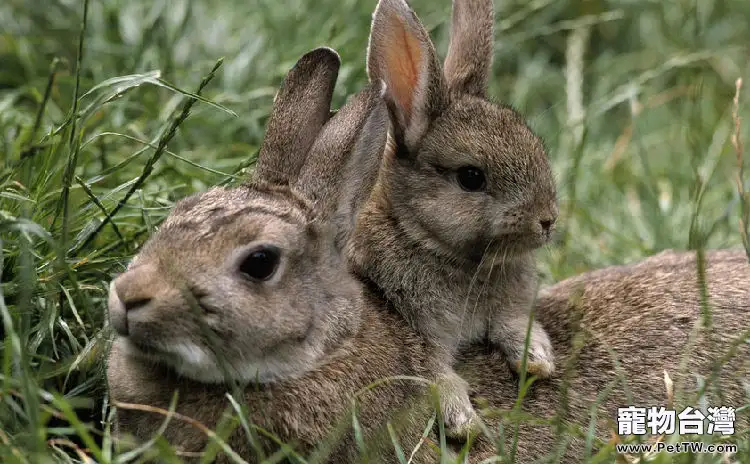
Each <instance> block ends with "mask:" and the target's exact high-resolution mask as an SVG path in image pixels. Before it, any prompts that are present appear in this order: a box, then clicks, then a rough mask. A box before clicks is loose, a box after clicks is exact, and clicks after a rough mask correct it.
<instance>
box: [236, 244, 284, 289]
mask: <svg viewBox="0 0 750 464" xmlns="http://www.w3.org/2000/svg"><path fill="white" fill-rule="evenodd" d="M279 258H280V253H279V250H278V249H277V248H275V247H262V248H258V249H256V250H253V251H251V252H250V254H248V255H247V256H246V257H245V259H243V260H242V262H241V263H240V272H241V273H243V274H244V275H246V276H247V277H249V278H251V279H253V280H260V281H263V280H268V279H270V278H271V276H273V274H274V272H276V269H277V268H278V267H279Z"/></svg>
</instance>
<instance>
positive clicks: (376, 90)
mask: <svg viewBox="0 0 750 464" xmlns="http://www.w3.org/2000/svg"><path fill="white" fill-rule="evenodd" d="M384 95H385V84H384V83H383V82H382V81H380V80H377V81H375V82H373V83H371V84H370V85H369V86H368V87H367V88H365V89H364V90H362V91H361V92H359V93H358V94H356V95H355V96H353V97H352V98H351V99H350V100H349V101H348V102H347V103H346V104H345V105H344V106H343V107H342V108H341V109H340V110H339V111H338V112H337V113H336V115H335V116H334V117H333V118H331V120H330V121H328V123H327V124H326V126H325V127H324V128H323V130H322V131H321V133H320V136H319V137H318V139H317V140H316V141H315V145H314V146H313V148H312V149H311V150H310V155H309V157H308V161H307V164H305V166H304V167H303V168H302V170H301V172H300V176H299V180H298V181H297V186H296V188H297V190H298V191H299V192H301V193H302V194H303V195H304V196H305V197H306V198H308V199H310V200H312V201H313V202H315V204H316V205H317V207H318V208H319V210H320V211H321V217H323V218H326V219H329V220H331V221H333V222H335V223H336V227H337V238H338V243H339V244H340V245H341V246H343V243H344V242H345V241H346V239H347V238H348V235H349V233H350V232H351V230H352V228H353V226H354V219H355V217H356V214H357V212H358V211H359V209H360V207H361V206H362V204H363V203H364V202H365V200H366V199H367V198H368V197H369V195H370V192H371V190H372V188H373V186H374V185H375V181H376V180H377V176H378V170H379V168H380V161H381V159H382V156H383V152H384V151H385V145H386V139H387V134H388V110H387V107H386V104H385V100H384V98H383V97H384Z"/></svg>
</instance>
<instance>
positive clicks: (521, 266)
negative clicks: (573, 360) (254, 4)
mask: <svg viewBox="0 0 750 464" xmlns="http://www.w3.org/2000/svg"><path fill="white" fill-rule="evenodd" d="M493 23H494V10H493V4H492V0H454V1H453V15H452V22H451V39H450V46H449V50H448V54H447V57H446V59H445V65H444V67H443V69H442V70H441V69H440V67H439V61H438V57H437V54H436V52H435V49H434V47H433V45H432V42H431V41H430V38H429V35H428V33H427V31H426V30H425V28H424V27H423V26H422V24H421V22H420V20H419V18H418V17H417V16H416V14H415V13H414V12H413V11H412V10H411V8H410V7H409V5H408V4H407V3H406V2H405V1H404V0H380V1H379V2H378V5H377V7H376V9H375V13H374V14H373V20H372V28H371V33H370V42H369V46H368V52H367V72H368V76H369V78H370V80H371V81H376V80H383V81H384V82H385V83H386V87H387V91H386V100H387V103H388V109H389V115H390V121H391V127H390V129H389V143H388V153H386V155H385V157H384V161H383V166H382V168H381V172H380V175H379V177H378V181H377V184H376V186H375V188H374V190H373V191H372V194H371V196H370V198H369V199H368V201H367V203H366V204H365V206H364V207H363V210H362V213H361V214H360V219H359V221H358V223H357V226H356V229H355V231H354V233H353V236H352V241H351V243H350V246H349V247H348V256H349V259H350V261H351V262H352V266H353V269H354V270H355V272H356V273H357V274H359V275H360V276H362V277H363V278H364V279H366V280H368V281H371V282H373V284H374V285H375V286H377V287H378V288H379V290H380V291H381V292H382V294H383V295H384V296H385V298H386V299H387V300H388V301H390V302H392V303H393V305H394V307H395V308H396V309H397V311H399V313H401V314H402V315H403V316H404V318H405V319H406V320H408V321H409V323H410V324H411V325H412V327H413V328H414V329H415V330H416V331H417V332H419V333H420V334H422V335H423V336H424V337H425V338H426V339H427V340H428V341H429V343H430V349H431V351H432V352H433V356H434V357H435V358H436V359H437V360H439V362H440V365H441V366H443V369H441V372H440V373H439V375H438V377H437V382H438V385H440V388H441V392H442V393H443V397H442V398H441V399H442V400H443V402H442V405H443V414H444V420H445V424H446V426H447V427H448V429H449V433H450V434H451V435H452V436H453V437H456V438H459V437H466V436H467V435H468V434H470V433H471V432H472V431H475V430H476V427H477V425H478V424H477V416H476V412H475V411H474V410H473V407H472V405H471V402H470V400H469V396H468V392H467V384H466V382H465V380H463V379H461V377H460V376H458V375H457V374H456V372H455V370H454V369H453V368H452V365H453V361H454V356H455V353H456V351H457V350H458V349H459V348H460V347H461V345H462V344H467V343H471V342H474V341H478V340H484V339H488V340H489V341H490V342H491V343H492V344H493V345H494V346H496V347H498V348H499V349H500V350H501V351H502V353H503V354H504V355H505V358H506V359H507V360H508V362H509V364H510V365H511V367H512V368H513V369H514V370H516V371H519V370H520V368H521V365H522V360H523V356H524V352H525V346H526V338H527V337H526V333H527V327H528V326H529V323H530V312H531V309H532V304H533V300H534V297H535V295H536V291H537V272H536V266H535V252H536V250H537V249H538V248H540V247H542V246H544V245H546V244H547V243H549V241H550V238H551V236H552V233H553V231H554V228H555V222H556V219H557V214H558V206H557V194H556V186H555V180H554V175H553V172H552V169H551V167H550V163H549V160H548V157H547V153H546V151H545V148H544V145H543V143H542V140H541V139H540V138H539V137H538V136H536V135H535V134H534V133H533V132H532V130H531V129H530V128H529V127H528V125H527V124H526V122H525V120H524V118H523V117H522V116H521V115H520V114H519V113H517V112H516V111H514V110H513V109H511V108H509V107H506V106H501V105H498V104H495V103H492V102H490V101H489V100H488V98H487V85H488V78H489V72H490V69H491V62H492V46H493ZM531 324H532V325H531V328H530V339H529V346H528V355H527V356H528V360H527V361H528V362H527V364H526V368H527V371H528V372H530V373H532V374H535V375H537V376H538V377H540V378H547V377H549V376H551V375H552V374H553V373H554V370H555V367H554V366H555V363H554V352H553V350H552V345H551V342H550V339H549V337H548V335H547V333H546V332H545V330H544V329H543V327H542V326H541V325H540V324H539V323H538V322H535V321H533V320H532V321H531Z"/></svg>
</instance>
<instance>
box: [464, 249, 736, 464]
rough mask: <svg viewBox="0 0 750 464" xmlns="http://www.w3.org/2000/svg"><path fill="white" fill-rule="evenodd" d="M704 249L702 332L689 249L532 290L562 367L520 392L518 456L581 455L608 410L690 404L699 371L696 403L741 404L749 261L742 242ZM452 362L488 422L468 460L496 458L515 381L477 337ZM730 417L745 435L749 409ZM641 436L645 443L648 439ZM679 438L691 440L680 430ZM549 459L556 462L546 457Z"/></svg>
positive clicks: (598, 439)
mask: <svg viewBox="0 0 750 464" xmlns="http://www.w3.org/2000/svg"><path fill="white" fill-rule="evenodd" d="M705 257H706V265H705V283H706V287H705V288H706V290H707V305H708V306H709V307H710V314H711V316H710V317H711V327H710V328H707V329H706V328H702V327H701V326H702V325H703V321H704V316H703V309H702V304H701V301H702V295H701V291H700V288H701V287H700V284H699V282H700V279H699V273H698V271H697V269H698V262H697V259H696V253H695V252H678V251H674V250H667V251H664V252H661V253H659V254H657V255H654V256H652V257H649V258H647V259H645V260H642V261H640V262H637V263H633V264H629V265H622V266H612V267H608V268H604V269H600V270H594V271H590V272H587V273H584V274H581V275H578V276H574V277H570V278H568V279H566V280H563V281H561V282H559V283H557V284H555V285H552V286H550V287H546V288H542V289H541V290H540V292H539V295H538V299H537V301H536V304H535V311H536V317H537V320H538V321H539V322H540V323H541V324H542V325H543V326H544V327H545V328H546V330H547V331H548V333H549V334H550V337H551V340H552V343H553V348H554V350H555V353H556V355H557V360H558V365H559V366H561V367H560V371H564V372H560V373H559V375H555V376H554V378H552V379H550V380H549V381H545V382H534V383H533V384H532V385H531V388H530V389H529V391H528V392H527V394H526V396H525V398H524V400H523V407H522V412H523V413H526V414H530V417H529V418H527V419H525V420H523V421H522V422H521V425H520V427H519V429H518V445H517V446H518V448H517V454H516V456H517V462H525V463H526V462H528V463H530V462H540V461H544V462H566V463H567V462H571V463H575V462H589V461H588V460H587V459H585V458H586V456H585V449H586V437H587V435H589V427H592V426H593V428H592V431H593V432H595V434H594V439H593V440H592V443H591V445H592V448H593V452H594V453H595V452H596V451H597V450H599V449H601V448H603V447H605V446H607V445H608V444H609V445H610V446H611V444H612V443H613V442H615V438H616V437H618V426H617V423H616V419H617V410H618V408H621V407H627V406H636V407H652V406H653V407H657V408H658V407H665V408H667V409H673V410H675V411H676V413H680V412H681V411H683V410H684V409H685V407H693V408H699V407H701V405H702V402H701V401H700V400H699V399H698V394H697V392H698V391H699V388H700V385H701V379H703V381H705V382H706V384H707V385H708V388H707V389H706V397H705V405H706V406H707V407H716V406H728V407H734V408H740V407H742V406H745V405H747V404H748V403H749V402H750V264H749V263H748V258H747V255H746V254H745V252H744V250H716V251H710V252H706V255H705ZM694 332H695V333H694ZM732 351H734V354H733V355H732ZM683 363H684V365H683ZM563 366H564V367H563ZM456 370H457V371H458V372H459V373H460V374H461V375H462V376H463V377H464V378H465V379H466V380H467V381H468V382H469V384H470V385H471V396H472V399H473V400H474V401H475V402H476V403H477V404H481V405H485V406H482V407H479V408H478V409H479V410H480V412H481V413H482V417H483V418H484V419H485V420H486V422H487V430H491V431H493V432H492V433H491V434H490V435H491V436H492V437H493V438H491V439H490V438H488V437H486V436H483V437H482V439H481V440H479V441H477V442H475V443H474V445H475V446H473V447H472V450H471V452H470V459H469V462H476V463H478V462H482V461H483V460H484V459H488V458H490V457H493V456H495V455H497V454H500V453H499V449H498V447H497V446H495V445H494V442H495V438H496V437H495V436H496V435H497V434H498V430H500V429H499V425H500V424H501V423H502V424H503V425H504V426H505V427H504V430H505V436H504V444H505V453H506V455H507V454H509V452H510V449H511V445H512V443H513V437H514V425H513V424H514V421H513V420H512V419H511V418H510V417H508V416H507V414H506V415H503V413H507V412H508V411H510V410H511V409H512V408H513V405H514V404H515V402H516V399H517V398H518V395H519V393H518V392H519V384H518V382H517V381H511V379H512V378H514V376H515V374H514V373H513V372H511V371H510V370H509V369H508V368H507V366H506V365H505V364H504V363H503V362H502V360H498V359H497V356H496V355H495V354H493V353H491V352H488V350H486V349H485V348H484V347H482V346H480V345H475V346H472V347H469V348H466V349H464V350H462V351H461V353H460V354H459V356H458V362H457V367H456ZM665 374H666V375H668V376H669V378H670V379H671V381H672V382H673V386H672V387H669V381H667V380H665ZM713 375H716V376H717V379H716V380H715V381H711V377H712V376H713ZM702 409H703V413H704V414H707V411H706V408H705V407H704V408H702ZM736 419H737V422H736V423H735V427H734V430H735V434H734V436H727V437H725V438H727V439H728V442H729V443H737V444H739V443H741V442H742V441H744V442H745V443H747V440H748V439H750V435H749V434H748V431H750V415H748V413H747V411H744V412H740V411H737V413H736ZM535 421H536V422H535ZM707 424H708V422H706V427H707ZM561 430H562V432H561ZM706 431H707V429H706ZM578 432H580V434H578ZM678 432H679V428H676V429H675V433H678ZM716 436H721V435H719V434H716ZM560 438H566V439H568V440H570V442H569V443H565V442H563V441H562V440H561V439H560ZM626 438H627V437H625V436H622V437H619V438H616V439H617V440H620V441H624V440H625V439H626ZM631 438H632V437H631ZM643 438H646V439H648V441H649V442H651V443H653V442H654V441H655V439H656V438H657V437H655V436H650V437H643ZM665 438H666V440H665V441H669V440H668V439H669V438H670V437H669V436H667V437H665ZM682 440H684V441H700V440H701V437H700V436H698V437H696V436H691V435H683V437H682ZM497 441H502V440H497ZM553 455H555V456H557V459H555V460H553V461H549V460H548V458H549V457H550V456H553ZM592 455H593V454H592ZM545 457H546V458H547V459H543V458H545ZM737 458H738V459H739V458H740V456H737ZM484 462H488V461H484ZM599 462H602V461H599ZM623 462H625V461H624V460H623ZM628 462H631V461H628ZM632 462H635V461H632ZM723 462H730V461H729V460H728V459H727V460H726V461H723ZM735 462H746V461H745V460H742V459H739V460H738V461H735Z"/></svg>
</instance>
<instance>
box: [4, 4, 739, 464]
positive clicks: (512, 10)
mask: <svg viewBox="0 0 750 464" xmlns="http://www.w3.org/2000/svg"><path fill="white" fill-rule="evenodd" d="M496 3H497V5H496V9H497V27H496V29H497V32H496V40H497V43H496V50H497V53H496V55H495V64H494V75H493V79H492V84H491V89H490V93H491V94H492V95H493V96H494V97H495V98H496V99H498V100H501V101H504V102H507V103H511V104H513V105H514V106H515V107H517V108H518V109H520V110H521V111H522V112H523V113H524V114H526V115H527V116H528V118H529V120H530V122H531V125H532V127H533V128H534V129H535V130H536V131H537V132H538V133H539V134H540V135H541V136H542V137H543V138H544V139H545V140H546V142H547V144H548V146H549V148H550V154H551V157H552V161H553V165H554V168H555V172H556V173H557V175H558V181H559V186H560V198H561V212H562V215H561V216H562V217H561V221H560V222H561V230H560V233H559V240H558V242H557V243H555V245H554V246H551V247H549V249H547V250H544V251H543V252H542V253H540V259H541V262H542V265H541V270H542V272H543V275H544V279H545V281H546V282H547V283H549V282H553V281H556V280H559V279H562V278H565V277H567V276H571V275H574V274H577V273H579V272H582V271H585V270H588V269H592V268H596V267H602V266H606V265H612V264H619V263H626V262H631V261H634V260H637V259H640V258H643V257H645V256H648V255H651V254H653V253H655V252H657V251H660V250H663V249H667V248H677V249H694V248H701V247H709V248H724V247H731V246H742V245H743V244H744V246H745V248H746V249H748V250H750V245H749V244H748V239H747V236H748V225H749V224H750V194H749V193H748V192H749V191H750V182H748V181H749V180H750V179H748V176H747V174H746V172H747V171H746V170H745V171H743V157H745V158H746V153H744V151H743V150H744V147H743V143H742V141H743V140H745V141H746V140H750V137H748V134H747V131H748V127H750V124H748V123H746V124H741V122H740V121H741V120H745V121H747V120H748V119H750V113H749V111H748V104H747V101H748V99H750V89H747V88H745V89H742V91H741V90H740V85H739V84H738V83H737V79H738V78H743V79H744V81H745V82H746V83H747V82H750V61H749V60H748V56H750V30H748V28H747V24H750V8H748V7H747V5H746V3H747V2H746V0H700V1H697V0H694V1H685V0H671V1H655V0H610V1H598V0H558V1H555V2H553V1H551V0H534V1H530V2H527V1H522V0H505V1H497V2H496ZM85 5H86V3H85V2H84V1H82V0H48V1H46V2H44V5H43V6H42V4H41V3H40V2H38V1H35V0H6V1H4V2H2V3H1V4H0V63H1V64H0V153H1V154H2V158H1V159H2V164H1V165H0V241H1V242H2V249H1V254H0V260H1V262H2V265H0V272H2V279H1V281H2V286H1V287H0V313H1V315H2V320H3V325H2V332H0V333H1V334H2V339H3V345H2V348H0V350H2V359H3V363H2V366H3V372H2V374H1V375H2V384H1V385H0V460H7V462H55V461H76V462H90V461H87V459H90V458H93V459H95V460H96V461H98V462H112V460H113V459H114V458H113V456H114V454H113V450H112V443H111V441H110V439H109V436H108V434H107V426H106V411H105V410H104V408H103V406H102V404H103V401H102V399H103V398H104V394H105V392H104V391H103V382H102V364H101V354H102V352H103V351H104V350H105V348H106V343H105V342H106V337H105V336H104V335H103V334H104V333H106V332H103V331H102V328H103V327H104V325H105V319H106V317H105V315H106V312H105V308H106V299H107V298H106V297H107V288H108V282H109V281H110V279H111V277H112V276H113V275H114V274H116V273H118V272H121V271H122V270H123V269H124V266H125V264H126V263H127V260H128V259H129V257H131V256H132V255H133V254H134V253H135V252H136V250H137V249H138V246H139V245H141V244H142V243H143V242H144V240H146V239H147V238H148V236H149V234H150V233H151V232H152V231H153V230H154V228H155V227H156V226H158V224H159V222H160V221H161V220H162V219H163V218H164V217H165V215H166V214H167V213H168V212H169V210H170V206H171V205H172V204H173V202H174V201H175V200H176V199H179V198H182V197H184V196H186V195H188V194H189V193H192V192H195V191H201V190H205V189H206V188H207V187H209V186H211V185H215V184H218V183H229V184H231V183H235V182H237V181H238V180H239V179H241V178H242V176H243V175H244V174H245V172H246V171H247V169H248V168H249V167H251V165H252V156H253V154H254V153H255V151H256V149H257V148H258V144H259V143H260V141H261V139H262V134H263V127H264V124H265V120H266V117H267V115H268V112H269V108H270V104H271V102H272V99H273V96H274V93H275V90H276V87H277V86H278V84H279V83H280V81H281V78H282V77H283V75H284V73H285V72H286V71H287V70H288V69H289V68H290V67H291V66H292V64H293V63H294V62H295V61H296V60H297V58H298V57H299V56H300V55H301V54H302V53H304V52H306V51H308V50H309V49H311V48H313V47H316V46H319V45H328V46H331V47H333V48H335V49H336V50H337V51H338V52H339V53H340V55H341V57H342V60H343V65H342V69H341V72H340V76H339V82H338V86H337V87H336V90H335V100H334V104H335V106H340V105H341V104H342V103H343V101H344V99H345V98H346V96H347V95H350V94H352V93H353V92H355V91H356V90H358V89H359V88H360V87H361V86H362V84H363V83H364V82H365V80H366V75H365V71H364V60H365V47H366V45H367V34H368V32H369V21H370V15H371V13H372V10H373V8H374V6H375V2H374V0H368V1H354V0H335V1H334V0H316V1H315V2H313V1H311V0H287V1H285V2H279V1H277V0H243V1H240V0H221V1H216V2H190V1H188V0H169V1H166V0H153V1H146V0H128V1H125V0H99V1H92V2H89V4H88V5H87V6H85ZM412 5H413V7H414V8H415V9H416V11H417V12H418V14H419V15H420V18H421V19H422V20H423V22H424V23H425V24H426V25H427V26H428V27H429V28H430V29H431V32H432V34H433V38H434V40H435V43H436V46H437V48H438V50H439V52H440V53H444V52H445V50H446V47H447V42H448V23H447V21H448V19H449V17H450V2H448V1H447V0H446V1H441V2H432V1H427V0H413V2H412ZM222 57H223V61H220V60H221V59H222ZM209 81H210V82H209ZM743 92H744V93H743ZM198 94H200V96H199V95H198ZM748 256H749V257H750V251H748ZM102 437H104V438H103V440H102ZM81 446H85V447H87V448H88V450H89V451H88V454H87V455H84V453H83V451H81ZM87 456H89V457H87ZM662 462H664V461H662ZM685 462H689V461H685ZM700 462H707V461H700Z"/></svg>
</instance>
